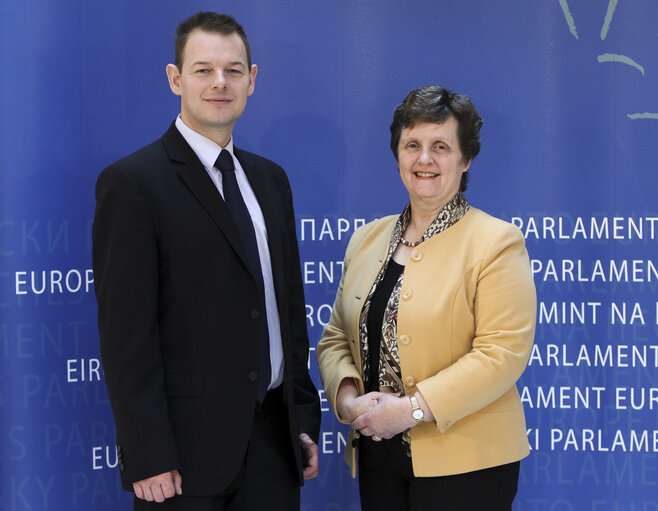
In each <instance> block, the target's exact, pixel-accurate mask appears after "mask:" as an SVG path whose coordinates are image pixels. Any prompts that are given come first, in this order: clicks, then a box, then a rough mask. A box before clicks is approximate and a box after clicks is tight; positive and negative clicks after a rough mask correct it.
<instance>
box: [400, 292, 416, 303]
mask: <svg viewBox="0 0 658 511" xmlns="http://www.w3.org/2000/svg"><path fill="white" fill-rule="evenodd" d="M413 295H414V292H413V290H412V289H405V290H404V291H402V294H401V295H400V296H402V299H403V300H411V297H412V296H413Z"/></svg>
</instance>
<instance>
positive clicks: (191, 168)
mask: <svg viewBox="0 0 658 511" xmlns="http://www.w3.org/2000/svg"><path fill="white" fill-rule="evenodd" d="M162 143H163V145H164V147H165V150H166V151H167V155H168V156H169V159H170V160H171V161H174V162H176V163H178V164H179V166H178V169H177V170H178V174H179V175H180V177H181V179H182V180H183V181H184V182H185V184H186V185H187V186H188V188H189V189H190V190H191V191H192V193H193V194H194V196H195V197H196V198H197V200H198V201H199V202H201V204H202V205H203V207H204V208H205V209H206V211H207V212H208V214H210V216H211V217H212V218H213V220H214V221H215V224H217V227H219V229H221V231H222V232H223V233H224V235H225V236H226V239H227V240H228V242H229V243H230V244H231V246H232V247H233V249H234V250H235V252H236V253H237V254H238V256H239V257H240V259H241V260H242V262H243V263H244V265H245V266H246V267H247V268H248V269H249V267H250V265H249V264H248V259H247V254H246V252H245V250H244V247H243V246H242V241H241V240H240V234H239V233H238V230H237V227H236V226H235V222H234V221H233V218H232V217H231V212H230V211H229V209H228V207H227V206H226V203H225V202H224V200H223V199H222V197H221V195H220V194H219V192H218V191H217V188H216V187H215V184H214V183H213V182H212V179H210V176H209V175H208V172H206V169H205V168H204V166H203V164H202V163H201V161H199V158H198V157H197V155H196V154H195V153H194V151H193V150H192V148H191V147H190V145H189V144H188V143H187V142H186V141H185V139H184V138H183V136H182V135H181V134H180V132H179V131H178V128H176V125H175V123H172V125H171V126H170V127H169V129H168V130H167V131H166V133H165V134H164V135H163V136H162ZM240 163H242V162H240Z"/></svg>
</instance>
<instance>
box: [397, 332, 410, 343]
mask: <svg viewBox="0 0 658 511" xmlns="http://www.w3.org/2000/svg"><path fill="white" fill-rule="evenodd" d="M399 341H400V342H401V343H402V344H409V343H410V342H411V339H410V338H409V336H408V335H404V334H402V335H401V336H400V337H399Z"/></svg>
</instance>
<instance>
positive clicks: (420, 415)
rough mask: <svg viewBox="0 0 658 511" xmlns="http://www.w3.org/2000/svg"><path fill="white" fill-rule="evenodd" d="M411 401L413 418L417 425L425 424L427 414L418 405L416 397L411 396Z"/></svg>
mask: <svg viewBox="0 0 658 511" xmlns="http://www.w3.org/2000/svg"><path fill="white" fill-rule="evenodd" d="M409 401H411V416H412V417H413V418H414V420H415V421H416V424H421V423H423V422H425V412H423V409H422V408H421V407H420V405H419V404H418V400H417V399H416V396H409Z"/></svg>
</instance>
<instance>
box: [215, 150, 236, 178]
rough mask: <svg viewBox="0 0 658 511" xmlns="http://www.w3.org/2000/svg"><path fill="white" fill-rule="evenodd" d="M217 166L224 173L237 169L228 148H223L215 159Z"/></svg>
mask: <svg viewBox="0 0 658 511" xmlns="http://www.w3.org/2000/svg"><path fill="white" fill-rule="evenodd" d="M215 167H217V168H218V169H219V170H220V171H221V172H222V173H224V172H229V171H233V170H235V165H233V157H232V156H231V153H229V152H228V151H227V150H226V149H222V150H221V151H220V153H219V156H218V157H217V160H216V161H215Z"/></svg>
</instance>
